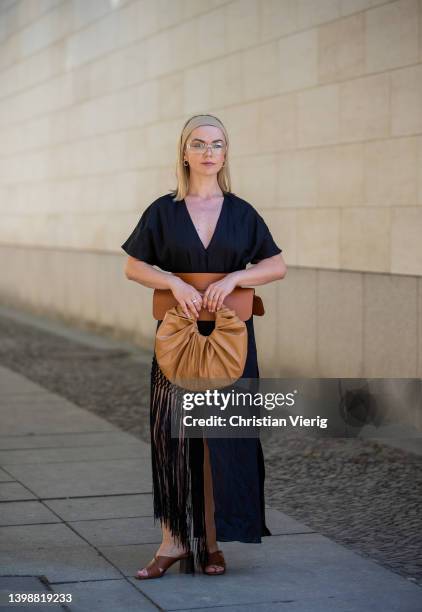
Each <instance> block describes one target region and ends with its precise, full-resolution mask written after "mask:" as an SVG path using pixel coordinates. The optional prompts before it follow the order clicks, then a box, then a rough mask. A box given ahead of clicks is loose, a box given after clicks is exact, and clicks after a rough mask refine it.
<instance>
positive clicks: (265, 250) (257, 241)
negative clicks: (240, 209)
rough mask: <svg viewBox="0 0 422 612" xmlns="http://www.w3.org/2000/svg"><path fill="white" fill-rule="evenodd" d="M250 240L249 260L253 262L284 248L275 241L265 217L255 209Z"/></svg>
mask: <svg viewBox="0 0 422 612" xmlns="http://www.w3.org/2000/svg"><path fill="white" fill-rule="evenodd" d="M250 240H251V251H250V257H249V260H250V262H251V263H253V264H256V263H258V262H259V261H261V260H262V259H266V258H267V257H273V256H274V255H278V254H279V253H281V252H282V249H280V247H279V246H278V245H277V244H276V243H275V241H274V238H273V237H272V235H271V232H270V230H269V229H268V226H267V224H266V223H265V221H264V219H263V218H262V217H261V215H260V214H259V213H258V212H257V211H256V210H254V209H253V214H252V221H251V234H250Z"/></svg>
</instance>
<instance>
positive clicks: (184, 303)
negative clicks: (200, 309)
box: [179, 300, 189, 319]
mask: <svg viewBox="0 0 422 612" xmlns="http://www.w3.org/2000/svg"><path fill="white" fill-rule="evenodd" d="M179 304H180V306H181V307H182V308H183V313H184V315H185V317H187V318H188V319H189V312H188V308H187V306H186V302H185V300H179Z"/></svg>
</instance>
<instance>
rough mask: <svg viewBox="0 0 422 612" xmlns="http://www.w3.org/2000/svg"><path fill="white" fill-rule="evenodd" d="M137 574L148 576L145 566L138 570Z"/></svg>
mask: <svg viewBox="0 0 422 612" xmlns="http://www.w3.org/2000/svg"><path fill="white" fill-rule="evenodd" d="M138 576H148V570H147V569H145V567H144V568H143V569H141V570H139V571H138Z"/></svg>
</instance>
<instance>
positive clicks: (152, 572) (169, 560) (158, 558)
mask: <svg viewBox="0 0 422 612" xmlns="http://www.w3.org/2000/svg"><path fill="white" fill-rule="evenodd" d="M176 561H180V565H179V572H180V573H181V574H191V573H193V565H194V558H193V553H192V552H186V553H183V554H182V555H179V556H178V557H166V556H164V555H154V558H153V559H152V560H151V561H150V562H149V563H148V565H146V566H145V567H144V568H142V569H146V570H147V571H148V575H147V576H143V575H142V574H140V572H141V571H142V570H139V571H138V572H136V576H135V578H137V579H138V580H149V579H150V578H161V576H164V574H165V573H166V570H168V568H169V567H171V566H172V565H173V563H176Z"/></svg>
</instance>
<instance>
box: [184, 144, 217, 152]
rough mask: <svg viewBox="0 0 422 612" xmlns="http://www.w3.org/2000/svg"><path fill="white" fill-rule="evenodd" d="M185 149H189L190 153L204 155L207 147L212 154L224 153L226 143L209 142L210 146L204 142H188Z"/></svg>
mask: <svg viewBox="0 0 422 612" xmlns="http://www.w3.org/2000/svg"><path fill="white" fill-rule="evenodd" d="M186 147H187V148H188V149H189V151H192V153H205V151H206V150H207V149H208V147H211V150H212V152H213V153H224V151H225V150H226V143H224V142H211V143H210V144H207V143H205V142H199V141H194V142H188V143H187V144H186Z"/></svg>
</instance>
